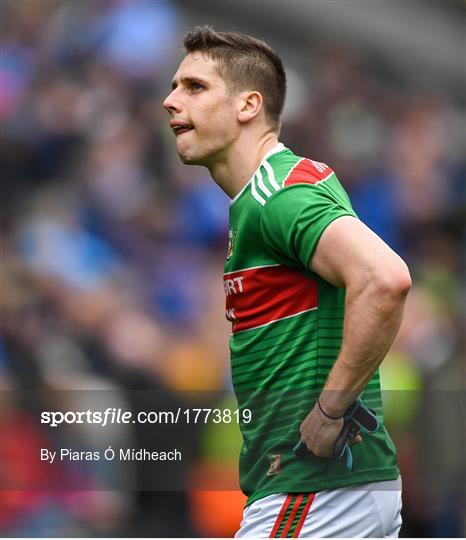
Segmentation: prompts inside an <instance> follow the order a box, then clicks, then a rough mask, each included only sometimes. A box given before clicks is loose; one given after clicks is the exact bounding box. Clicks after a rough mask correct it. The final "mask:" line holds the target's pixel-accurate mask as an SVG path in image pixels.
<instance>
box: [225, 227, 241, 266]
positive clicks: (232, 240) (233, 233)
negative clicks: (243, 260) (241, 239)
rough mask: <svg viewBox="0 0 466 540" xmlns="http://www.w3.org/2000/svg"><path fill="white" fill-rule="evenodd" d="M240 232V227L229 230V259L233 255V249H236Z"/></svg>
mask: <svg viewBox="0 0 466 540" xmlns="http://www.w3.org/2000/svg"><path fill="white" fill-rule="evenodd" d="M237 234H238V229H235V230H234V231H232V230H231V229H230V230H229V232H228V251H227V261H228V259H229V258H230V257H231V256H232V255H233V250H234V249H235V241H236V235H237Z"/></svg>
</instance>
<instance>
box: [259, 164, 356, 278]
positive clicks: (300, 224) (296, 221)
mask: <svg viewBox="0 0 466 540" xmlns="http://www.w3.org/2000/svg"><path fill="white" fill-rule="evenodd" d="M342 216H353V217H357V216H356V214H355V212H354V210H353V209H352V207H351V203H350V200H349V198H348V195H347V194H346V192H345V191H344V189H343V187H342V186H341V184H340V182H339V181H338V179H337V177H336V176H335V174H332V175H331V177H329V178H328V179H326V180H325V181H322V182H318V183H310V182H296V183H292V184H290V185H286V187H284V188H283V189H281V190H280V191H278V192H276V193H275V194H274V195H273V196H272V197H270V198H269V199H268V200H267V203H266V204H265V206H264V207H263V209H262V214H261V221H260V228H261V233H262V236H263V238H264V241H265V244H266V246H267V247H268V249H269V250H270V251H271V252H272V253H273V254H274V255H276V256H277V257H278V258H279V259H286V260H288V261H289V260H291V261H293V262H294V263H297V264H298V265H303V266H305V267H306V268H309V261H310V260H311V258H312V255H313V254H314V250H315V248H316V246H317V243H318V241H319V238H320V236H321V234H322V233H323V232H324V230H325V229H326V227H328V225H329V224H330V223H331V222H332V221H334V220H335V219H337V218H339V217H342Z"/></svg>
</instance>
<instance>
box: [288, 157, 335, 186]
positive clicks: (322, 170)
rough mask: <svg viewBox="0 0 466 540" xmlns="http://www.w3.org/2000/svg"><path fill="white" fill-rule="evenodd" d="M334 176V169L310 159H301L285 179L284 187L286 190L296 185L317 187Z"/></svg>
mask: <svg viewBox="0 0 466 540" xmlns="http://www.w3.org/2000/svg"><path fill="white" fill-rule="evenodd" d="M333 174H334V171H333V169H331V168H330V167H329V166H328V165H327V164H326V163H322V162H320V161H314V160H313V159H308V158H300V159H299V161H297V163H296V164H295V165H294V167H292V168H291V169H290V171H289V172H288V174H287V176H286V177H285V178H284V180H283V182H282V187H284V188H285V187H288V186H293V185H296V184H310V185H315V184H317V183H319V182H323V181H325V180H328V179H329V178H330V177H331V176H332V175H333Z"/></svg>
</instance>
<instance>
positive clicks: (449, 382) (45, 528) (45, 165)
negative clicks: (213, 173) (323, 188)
mask: <svg viewBox="0 0 466 540" xmlns="http://www.w3.org/2000/svg"><path fill="white" fill-rule="evenodd" d="M2 10H3V17H2V19H3V23H2V24H3V27H2V52H1V55H2V63H1V64H2V83H1V84H2V96H1V103H0V116H1V120H2V135H1V143H2V144H1V158H2V187H3V194H2V202H3V208H2V213H1V221H0V223H1V298H0V305H1V313H0V353H1V355H0V369H1V382H2V391H3V396H4V397H3V399H2V417H1V419H0V421H1V424H0V428H1V430H2V438H3V442H2V446H1V448H0V453H1V456H0V457H1V459H2V463H5V464H6V466H5V467H4V471H3V472H2V475H3V476H4V478H3V479H2V480H4V481H5V475H6V478H7V480H8V481H9V482H10V485H11V486H13V488H12V489H9V490H6V491H4V492H3V493H2V497H1V501H0V524H1V529H2V534H6V535H7V536H18V535H19V536H102V535H104V536H136V537H138V536H139V537H141V536H166V537H167V536H175V537H183V536H230V535H232V534H233V533H234V531H235V527H236V526H237V523H238V519H239V516H240V515H241V508H242V504H243V503H244V498H243V496H242V495H241V494H239V493H238V492H237V491H228V490H225V491H223V492H221V493H220V492H218V491H209V490H202V489H196V486H197V487H198V485H197V484H196V482H194V483H193V484H192V486H191V487H192V489H190V488H189V486H190V484H189V482H187V484H186V485H187V486H188V487H187V489H186V490H185V491H180V490H174V491H171V492H169V491H166V490H164V491H160V490H157V489H156V487H155V488H153V489H150V490H149V489H144V482H143V479H144V477H147V476H148V475H149V476H150V475H151V469H150V466H149V465H147V464H146V465H143V466H135V467H134V470H132V471H130V472H128V471H126V473H125V475H126V476H125V479H124V481H125V482H127V483H128V489H116V488H115V485H114V484H113V483H112V477H113V476H114V475H119V474H120V472H119V471H117V470H114V471H107V470H102V468H101V467H100V468H99V467H94V468H93V467H88V466H87V467H84V466H82V465H81V466H80V467H81V468H79V466H78V465H75V466H74V467H75V468H74V469H73V470H71V468H67V469H65V470H63V471H62V472H61V474H63V475H67V477H69V475H75V476H72V477H73V478H74V477H75V478H76V482H77V483H78V485H79V486H80V488H81V489H80V490H78V489H75V490H72V491H68V490H65V489H60V480H59V479H57V478H51V477H50V475H49V473H48V472H47V471H48V469H47V465H46V464H41V463H40V462H38V459H37V452H38V449H40V448H44V447H50V448H51V447H54V446H56V445H58V444H59V443H60V441H59V440H55V439H54V438H53V437H52V436H51V433H50V430H46V429H45V428H44V429H42V428H41V426H40V424H39V423H38V422H37V417H38V416H37V415H38V411H40V410H42V409H43V408H44V407H45V406H46V405H47V406H49V405H50V402H51V401H53V405H54V408H58V409H60V407H65V408H68V409H70V408H71V410H84V409H86V408H87V407H88V406H89V401H86V399H87V398H86V397H85V395H86V394H85V393H83V394H80V393H76V392H71V391H72V390H96V389H98V390H106V391H108V392H111V394H112V396H113V399H114V401H113V403H120V404H123V405H125V406H126V407H127V408H129V409H131V408H137V407H138V406H140V405H141V403H138V400H141V399H143V398H141V397H140V396H150V395H162V394H159V392H160V391H163V395H164V396H165V397H164V399H166V400H169V401H170V400H171V402H173V403H178V402H183V403H184V402H185V401H184V400H185V399H186V397H185V396H186V395H187V392H190V391H193V390H215V391H219V392H218V393H217V394H215V396H216V397H215V400H214V401H213V402H211V404H212V403H213V404H214V405H222V404H223V405H225V404H226V405H228V406H230V407H233V406H234V402H232V401H231V397H230V393H229V390H230V379H229V357H228V336H229V328H228V323H227V321H226V320H225V319H224V318H223V312H224V311H223V303H224V299H223V287H222V283H221V274H222V267H223V262H224V258H225V253H226V243H227V236H228V199H227V197H226V196H225V195H224V194H223V193H222V192H221V191H220V189H219V188H218V187H217V186H216V185H215V184H214V183H213V182H212V181H211V180H210V179H209V177H208V173H207V171H206V170H204V169H202V168H198V167H185V166H183V165H182V164H180V162H179V160H178V157H177V155H176V153H175V150H174V142H173V134H172V133H171V131H170V129H169V126H168V122H167V116H166V112H165V111H164V110H163V109H162V107H161V102H162V100H163V98H164V97H165V95H166V93H167V92H168V89H169V86H170V81H171V77H172V75H173V72H174V70H175V68H176V65H177V62H178V61H179V60H180V58H181V55H182V53H181V50H180V48H179V44H180V41H181V36H182V35H183V31H184V28H185V27H186V23H187V22H188V23H189V21H186V14H185V13H184V12H183V7H182V5H181V6H179V5H177V4H175V3H171V2H169V1H166V2H150V1H139V0H131V1H126V0H108V1H99V2H78V1H76V2H74V1H67V2H64V1H60V0H41V1H40V2H39V1H35V0H22V1H20V2H13V1H11V2H10V1H4V2H2ZM312 54H313V56H312V58H311V60H310V61H312V64H313V69H312V70H310V69H303V70H302V71H300V73H301V75H300V77H301V79H300V80H295V77H291V78H290V95H291V96H294V97H293V99H296V101H295V102H294V103H293V107H292V109H293V110H291V108H289V109H288V110H287V111H286V114H285V117H284V125H283V129H282V133H281V140H282V141H283V142H284V143H285V144H286V145H287V146H290V147H291V148H292V149H293V150H294V151H295V152H296V153H298V154H301V155H305V156H309V157H312V158H313V159H317V160H319V161H324V162H326V163H328V164H330V165H331V166H332V168H333V169H334V170H335V171H336V172H337V175H338V177H339V178H340V181H341V182H342V183H343V185H344V186H345V188H346V189H347V191H348V192H349V194H350V196H351V199H352V203H353V206H354V208H355V210H356V211H357V213H358V215H359V216H360V218H361V219H362V220H363V221H364V222H365V223H367V224H368V225H369V226H370V227H371V228H372V229H373V230H374V231H376V232H377V233H378V234H379V235H380V236H381V237H382V238H383V239H385V240H386V241H387V243H389V245H391V246H392V247H393V248H394V249H395V250H396V251H397V252H398V253H399V254H400V255H402V256H403V257H404V258H405V260H406V261H407V263H408V265H409V267H410V270H411V272H412V276H413V280H414V286H413V289H412V292H411V294H410V296H409V299H408V304H407V308H406V316H405V321H404V323H403V326H402V329H401V331H400V333H399V336H398V337H397V340H396V342H395V344H394V346H393V348H392V350H391V352H390V354H389V356H388V357H387V359H386V360H385V362H384V364H383V366H382V381H383V385H384V389H385V390H386V392H385V395H384V399H385V402H386V403H385V405H386V421H387V423H388V425H389V429H390V430H391V433H392V434H393V437H394V439H395V441H396V443H397V446H398V449H399V458H400V466H401V468H402V472H403V479H404V489H405V510H404V521H405V523H404V526H403V530H402V534H403V535H404V536H427V537H429V536H463V535H464V534H465V532H466V529H465V521H464V520H465V518H464V515H465V499H464V483H465V481H466V471H465V464H464V455H463V454H464V447H465V445H464V443H465V441H464V439H465V435H464V414H465V410H464V389H465V356H464V350H465V335H464V324H465V312H464V306H465V304H466V302H465V300H466V294H465V279H464V278H465V257H464V253H465V248H466V242H465V240H466V239H465V228H464V225H465V223H464V222H465V216H466V181H465V176H466V162H465V157H464V146H463V145H464V141H463V140H462V138H463V135H464V133H463V131H462V130H463V129H464V122H465V118H466V111H465V109H464V103H463V104H460V103H455V102H454V101H453V100H452V99H451V98H450V96H449V95H439V94H436V95H431V94H430V93H429V92H428V90H427V89H425V90H420V89H416V90H413V89H411V88H410V87H409V85H407V84H404V81H403V80H402V79H400V78H396V76H394V74H393V73H390V72H389V71H388V69H384V65H383V63H381V62H377V63H375V62H374V59H373V58H372V59H370V58H369V57H365V56H364V55H363V54H361V53H356V52H355V51H352V50H350V49H348V48H347V47H345V48H338V47H332V48H326V47H323V48H322V49H321V50H316V51H313V53H312ZM302 73H309V74H310V75H309V79H306V77H307V75H302ZM298 87H300V88H305V89H306V90H307V91H306V92H304V93H303V92H298V91H297V88H298ZM296 111H298V112H296ZM54 390H68V391H70V392H68V394H66V397H61V398H60V399H61V400H62V401H61V402H60V403H57V398H56V397H51V396H54V394H53V391H54ZM135 390H138V391H143V390H144V391H149V392H143V393H138V392H134V391H135ZM27 391H34V392H32V393H28V392H27ZM93 395H94V396H95V393H94V394H93ZM60 396H63V394H60ZM167 396H169V397H167ZM93 399H95V398H93ZM145 399H149V398H146V397H145V398H144V399H143V400H145ZM65 402H66V404H65ZM70 403H73V406H72V407H70ZM93 404H94V405H95V402H93ZM143 405H144V406H152V407H153V406H154V404H151V403H148V402H147V401H144V403H143ZM216 429H218V430H219V431H217V432H216V431H215V429H214V428H212V427H202V426H200V427H199V428H198V429H195V430H193V433H192V434H191V435H192V436H191V441H192V454H193V456H194V457H195V461H196V464H197V465H196V470H195V471H193V470H189V467H188V466H187V465H180V468H179V470H178V471H177V474H178V475H180V476H182V477H186V478H191V477H192V476H193V474H194V473H195V474H198V475H199V474H203V475H205V476H209V475H215V474H223V475H225V474H226V475H227V476H228V475H233V476H234V475H235V474H236V459H237V455H238V451H239V444H240V439H239V435H238V433H237V432H236V431H235V430H234V429H226V430H225V429H224V428H222V426H220V427H217V428H216ZM222 429H223V431H222ZM80 436H82V437H84V439H85V440H87V439H86V437H87V438H88V440H89V441H93V440H94V439H93V435H92V434H89V433H82V434H81V435H80ZM147 436H148V434H147V433H145V432H144V433H142V432H138V428H137V426H136V427H133V426H132V427H131V429H129V428H128V429H127V430H126V431H125V432H124V433H122V432H119V433H117V434H115V441H116V440H117V439H118V440H119V441H121V440H122V437H123V438H125V439H126V440H130V441H139V442H141V440H143V439H144V437H147ZM219 441H222V445H223V448H221V449H219V448H217V447H216V445H217V446H218V444H219ZM139 446H140V444H139ZM76 467H78V469H76ZM219 471H220V472H219ZM21 482H24V483H23V484H22V483H21ZM7 484H8V482H7ZM21 485H23V486H24V485H26V486H27V489H23V490H21V489H20V488H21ZM44 485H47V486H48V488H47V489H42V488H38V487H37V486H44ZM118 485H119V486H121V483H120V484H118ZM34 486H36V489H34Z"/></svg>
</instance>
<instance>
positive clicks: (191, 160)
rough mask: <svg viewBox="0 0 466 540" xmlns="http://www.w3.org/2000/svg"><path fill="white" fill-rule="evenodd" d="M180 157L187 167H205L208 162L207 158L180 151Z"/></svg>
mask: <svg viewBox="0 0 466 540" xmlns="http://www.w3.org/2000/svg"><path fill="white" fill-rule="evenodd" d="M178 155H179V156H180V159H181V161H182V162H183V163H184V164H185V165H204V164H205V163H206V161H207V158H206V157H205V156H199V155H196V154H193V153H192V152H183V151H182V150H178Z"/></svg>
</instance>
